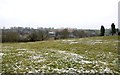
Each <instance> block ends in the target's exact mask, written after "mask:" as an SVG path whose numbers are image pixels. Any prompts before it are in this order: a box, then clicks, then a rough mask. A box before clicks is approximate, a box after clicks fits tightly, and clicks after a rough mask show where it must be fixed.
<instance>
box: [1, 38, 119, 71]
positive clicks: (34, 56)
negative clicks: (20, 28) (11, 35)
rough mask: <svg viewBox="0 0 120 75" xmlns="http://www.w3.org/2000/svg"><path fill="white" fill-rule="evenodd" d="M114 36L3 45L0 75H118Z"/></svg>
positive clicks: (115, 39)
mask: <svg viewBox="0 0 120 75" xmlns="http://www.w3.org/2000/svg"><path fill="white" fill-rule="evenodd" d="M118 42H119V41H118V39H117V36H108V37H91V38H80V39H66V40H50V41H44V42H41V41H40V42H30V43H29V42H28V43H3V47H2V51H1V53H0V57H2V58H3V61H2V62H3V63H4V64H2V73H5V72H8V73H9V72H10V73H36V72H42V73H105V72H106V73H119V71H120V70H119V68H118V64H119V62H118V48H117V47H118Z"/></svg>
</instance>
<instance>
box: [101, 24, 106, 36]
mask: <svg viewBox="0 0 120 75" xmlns="http://www.w3.org/2000/svg"><path fill="white" fill-rule="evenodd" d="M100 32H101V33H100V35H101V36H104V34H105V28H104V26H103V25H102V26H101V29H100Z"/></svg>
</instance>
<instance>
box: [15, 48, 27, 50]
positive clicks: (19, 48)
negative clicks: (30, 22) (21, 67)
mask: <svg viewBox="0 0 120 75" xmlns="http://www.w3.org/2000/svg"><path fill="white" fill-rule="evenodd" d="M17 50H27V49H22V48H19V49H17Z"/></svg>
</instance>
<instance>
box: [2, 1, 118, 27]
mask: <svg viewBox="0 0 120 75" xmlns="http://www.w3.org/2000/svg"><path fill="white" fill-rule="evenodd" d="M118 1H119V0H0V26H1V27H13V26H16V27H18V26H20V27H34V28H37V27H54V28H61V27H64V28H65V27H70V28H80V29H99V28H100V26H101V25H104V27H105V28H110V27H111V23H115V25H116V27H118Z"/></svg>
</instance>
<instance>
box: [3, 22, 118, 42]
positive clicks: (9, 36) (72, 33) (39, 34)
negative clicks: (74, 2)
mask: <svg viewBox="0 0 120 75" xmlns="http://www.w3.org/2000/svg"><path fill="white" fill-rule="evenodd" d="M1 30H2V42H34V41H43V40H49V39H50V38H53V39H54V40H57V39H67V38H82V37H93V36H104V35H106V34H105V32H106V31H107V30H106V29H105V28H104V26H103V25H102V26H101V29H100V30H85V29H84V30H82V29H72V28H63V29H54V28H37V29H34V28H29V27H25V28H23V27H11V28H7V29H6V28H2V29H1ZM105 30H106V31H105ZM107 34H108V35H115V34H119V35H120V32H119V30H118V29H116V28H115V25H114V23H112V25H111V29H109V32H108V33H107Z"/></svg>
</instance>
